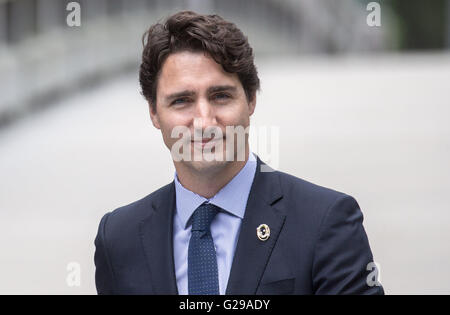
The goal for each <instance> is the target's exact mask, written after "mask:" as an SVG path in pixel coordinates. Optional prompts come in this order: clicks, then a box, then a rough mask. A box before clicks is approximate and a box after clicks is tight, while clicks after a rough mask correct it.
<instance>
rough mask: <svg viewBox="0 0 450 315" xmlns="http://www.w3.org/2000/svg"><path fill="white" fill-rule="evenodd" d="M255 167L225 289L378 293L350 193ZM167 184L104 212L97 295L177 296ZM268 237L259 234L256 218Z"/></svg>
mask: <svg viewBox="0 0 450 315" xmlns="http://www.w3.org/2000/svg"><path fill="white" fill-rule="evenodd" d="M262 164H264V162H262V161H261V160H260V159H259V157H258V158H257V169H256V174H255V178H254V181H253V184H252V187H251V190H250V195H249V198H248V202H247V208H246V211H245V216H244V219H243V221H242V225H241V230H240V234H239V239H238V244H237V247H236V252H235V256H234V260H233V264H232V267H231V272H230V277H229V280H228V285H227V290H226V293H227V294H236V295H241V294H383V293H384V292H383V288H382V287H381V286H369V285H368V284H367V281H366V280H367V278H368V277H369V276H370V275H369V273H370V270H366V267H367V265H368V263H370V262H372V261H373V258H372V253H371V250H370V247H369V242H368V239H367V236H366V233H365V231H364V228H363V225H362V222H363V215H362V213H361V210H360V209H359V206H358V204H357V202H356V201H355V199H354V198H352V197H351V196H349V195H346V194H343V193H340V192H337V191H334V190H331V189H327V188H324V187H320V186H317V185H314V184H311V183H309V182H307V181H304V180H302V179H299V178H296V177H294V176H291V175H289V174H286V173H282V172H279V171H273V172H261V171H260V170H261V165H262ZM174 212H175V187H174V182H172V183H170V184H168V185H166V186H164V187H162V188H160V189H159V190H157V191H155V192H153V193H152V194H150V195H148V196H146V197H144V198H143V199H141V200H138V201H136V202H134V203H131V204H129V205H127V206H124V207H121V208H119V209H116V210H115V211H113V212H110V213H107V214H106V215H105V216H104V217H103V218H102V220H101V222H100V225H99V229H98V234H97V237H96V239H95V246H96V250H95V265H96V272H95V278H96V286H97V291H98V293H99V294H178V291H177V283H176V278H175V271H174V259H173V224H172V220H173V215H174ZM263 223H265V224H267V225H268V226H269V227H270V238H269V239H268V240H266V241H261V240H259V239H258V237H257V234H256V228H257V227H258V226H259V225H260V224H263Z"/></svg>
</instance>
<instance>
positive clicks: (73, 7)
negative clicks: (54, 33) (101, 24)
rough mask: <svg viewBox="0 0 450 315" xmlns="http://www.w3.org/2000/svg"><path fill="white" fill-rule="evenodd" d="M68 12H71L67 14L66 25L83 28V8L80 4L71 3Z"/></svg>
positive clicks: (67, 7) (68, 5)
mask: <svg viewBox="0 0 450 315" xmlns="http://www.w3.org/2000/svg"><path fill="white" fill-rule="evenodd" d="M66 10H67V11H70V13H69V14H67V18H66V23H67V26H69V27H74V26H81V7H80V4H79V3H78V2H69V3H68V4H67V6H66Z"/></svg>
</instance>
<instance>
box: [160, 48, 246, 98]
mask: <svg viewBox="0 0 450 315" xmlns="http://www.w3.org/2000/svg"><path fill="white" fill-rule="evenodd" d="M217 84H228V85H240V81H239V79H238V76H237V74H236V73H228V72H226V71H225V70H223V68H222V66H221V65H220V64H218V63H217V62H215V61H214V59H213V58H211V57H210V56H209V55H207V54H205V53H203V52H190V51H183V52H178V53H174V54H171V55H169V56H168V57H167V59H166V60H165V62H164V63H163V66H162V69H161V74H160V77H159V80H158V93H159V92H160V91H161V92H164V93H165V92H167V93H170V92H173V91H177V90H179V89H194V90H195V89H198V88H203V87H205V88H207V87H208V86H211V85H217Z"/></svg>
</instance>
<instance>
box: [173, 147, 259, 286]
mask: <svg viewBox="0 0 450 315" xmlns="http://www.w3.org/2000/svg"><path fill="white" fill-rule="evenodd" d="M255 172H256V157H255V156H254V155H253V153H252V152H250V154H249V157H248V160H247V163H246V164H245V165H244V167H243V168H242V169H241V170H240V171H239V173H238V174H237V175H236V176H235V177H233V179H232V180H231V181H230V182H229V183H228V184H226V185H225V186H224V187H223V188H222V189H221V190H220V191H219V192H218V193H217V194H216V195H214V196H213V197H212V198H211V199H206V198H204V197H202V196H200V195H198V194H196V193H194V192H192V191H190V190H188V189H186V188H184V187H183V186H182V185H181V184H180V182H179V181H178V177H177V173H176V172H175V192H176V211H175V216H174V220H173V233H174V235H173V250H174V253H173V254H174V263H175V276H176V279H177V287H178V293H179V294H188V272H187V268H188V248H189V240H190V237H191V225H192V223H191V221H192V220H189V219H190V218H191V216H192V214H193V213H194V211H195V210H196V209H197V208H198V207H199V206H200V205H201V204H202V203H203V202H205V201H208V202H210V203H212V204H214V205H216V206H218V207H220V208H222V209H223V210H222V211H220V212H219V213H218V214H217V215H216V217H215V218H214V220H213V221H212V222H211V235H212V238H213V240H214V245H215V248H216V255H217V268H218V272H219V292H220V294H222V295H223V294H225V291H226V288H227V284H228V278H229V276H230V270H231V264H232V262H233V257H234V252H235V249H236V245H237V241H238V236H239V230H240V227H241V222H242V219H243V218H244V213H245V207H246V205H247V199H248V196H249V194H250V188H251V186H252V183H253V178H254V177H255Z"/></svg>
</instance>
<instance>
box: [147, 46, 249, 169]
mask: <svg viewBox="0 0 450 315" xmlns="http://www.w3.org/2000/svg"><path fill="white" fill-rule="evenodd" d="M156 98H157V102H156V103H157V104H156V111H153V110H150V116H151V119H152V122H153V125H154V126H155V127H156V128H158V129H160V130H161V133H162V136H163V140H164V143H165V144H166V146H167V147H168V148H169V150H171V149H172V146H173V145H174V143H175V142H177V141H178V140H179V139H180V138H181V136H180V137H178V138H173V137H171V134H172V130H173V128H175V127H177V126H182V127H185V128H187V129H189V130H190V134H191V136H192V139H191V140H192V141H193V140H194V120H196V124H195V127H196V128H197V131H199V130H201V131H202V134H203V132H204V131H205V129H207V128H211V127H213V128H219V129H220V130H221V131H222V134H223V137H224V140H223V152H222V153H221V154H222V156H223V159H222V161H217V160H213V161H206V160H204V159H202V160H201V161H194V154H195V151H197V153H198V152H202V150H204V149H206V147H208V146H210V148H212V147H213V144H214V142H210V143H208V144H206V147H203V145H202V143H201V142H202V140H203V141H205V138H211V137H214V134H213V135H210V136H203V139H201V138H200V139H199V140H200V142H196V143H195V142H191V141H189V147H190V150H191V157H192V158H191V160H189V161H186V160H182V161H181V162H180V163H183V164H184V165H186V166H188V167H189V168H191V169H193V170H195V171H197V172H207V171H208V170H212V169H215V170H217V169H218V168H220V167H225V165H226V164H227V163H230V161H226V156H225V154H224V152H225V150H226V139H225V138H226V127H227V126H242V127H243V128H247V127H248V126H249V123H250V116H251V115H252V114H253V111H254V109H255V103H256V97H255V96H253V98H252V101H250V102H248V101H247V97H246V94H245V91H244V89H243V87H242V84H241V82H240V81H239V78H238V76H237V74H235V73H233V74H230V73H227V72H225V71H224V70H223V68H222V66H221V65H219V64H218V63H216V62H215V61H214V60H213V59H212V58H211V57H209V56H208V55H205V54H204V53H202V52H188V51H184V52H179V53H175V54H171V55H169V56H168V57H167V59H166V61H165V62H164V64H163V66H162V69H161V73H160V76H159V80H158V85H157V94H156ZM199 121H200V122H201V125H200V128H201V129H198V128H199V125H197V123H198V122H199ZM247 143H248V137H245V146H247ZM181 151H183V150H180V152H181ZM211 151H212V152H214V149H213V150H211ZM236 151H237V150H236V146H235V150H234V152H235V154H234V159H233V160H236V154H237V152H236Z"/></svg>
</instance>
